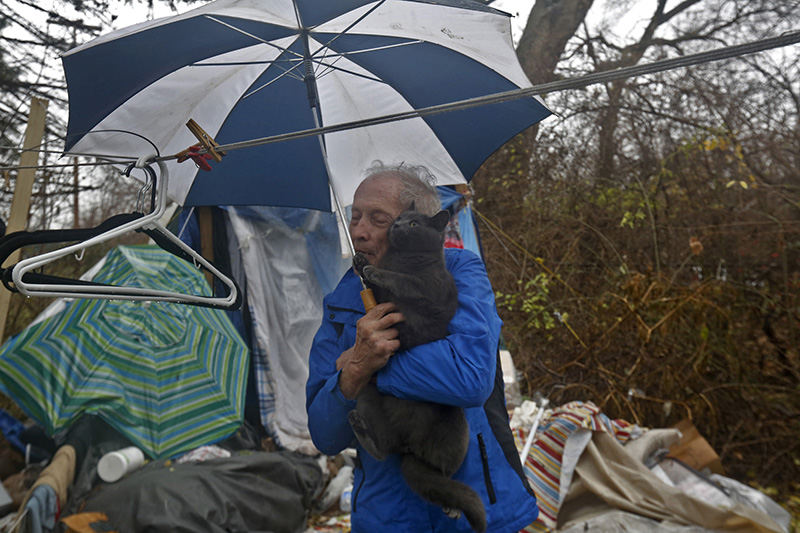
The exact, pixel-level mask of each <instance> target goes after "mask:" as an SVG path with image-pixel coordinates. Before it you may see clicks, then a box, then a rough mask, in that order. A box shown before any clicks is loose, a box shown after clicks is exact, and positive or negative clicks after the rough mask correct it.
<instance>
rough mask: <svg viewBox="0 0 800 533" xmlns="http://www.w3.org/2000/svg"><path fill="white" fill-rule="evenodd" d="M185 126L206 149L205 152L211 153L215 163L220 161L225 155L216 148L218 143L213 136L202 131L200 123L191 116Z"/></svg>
mask: <svg viewBox="0 0 800 533" xmlns="http://www.w3.org/2000/svg"><path fill="white" fill-rule="evenodd" d="M186 127H187V128H189V131H191V132H192V133H193V134H194V136H195V137H197V140H198V141H200V144H202V145H203V148H205V149H206V152H207V153H208V154H210V155H211V157H212V158H213V159H214V161H216V162H217V163H219V162H220V161H222V156H224V155H225V152H221V151H219V150H217V149H216V148H217V146H219V144H218V143H217V141H215V140H214V138H213V137H211V135H209V134H208V133H206V132H205V131H203V128H201V127H200V125H199V124H198V123H197V122H195V121H194V119H191V118H190V119H189V122H187V123H186Z"/></svg>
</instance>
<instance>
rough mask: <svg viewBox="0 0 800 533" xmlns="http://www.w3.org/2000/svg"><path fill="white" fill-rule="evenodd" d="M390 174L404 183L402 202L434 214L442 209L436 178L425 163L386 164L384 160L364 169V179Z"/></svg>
mask: <svg viewBox="0 0 800 533" xmlns="http://www.w3.org/2000/svg"><path fill="white" fill-rule="evenodd" d="M383 174H389V175H391V176H394V177H397V178H398V179H399V180H400V183H401V184H402V189H401V192H400V198H399V200H400V203H402V204H403V205H405V206H406V207H411V204H412V203H413V204H414V208H415V209H416V210H417V211H419V212H420V213H424V214H426V215H428V216H433V215H435V214H436V213H438V212H439V211H440V210H441V209H442V204H441V201H440V200H439V193H437V192H436V178H435V177H434V175H433V174H431V172H430V170H428V168H427V167H425V166H424V165H409V164H407V163H405V162H404V163H400V164H397V165H386V164H384V163H383V162H382V161H373V162H372V165H370V167H369V168H368V169H367V170H365V171H364V179H368V178H371V177H374V176H379V175H383Z"/></svg>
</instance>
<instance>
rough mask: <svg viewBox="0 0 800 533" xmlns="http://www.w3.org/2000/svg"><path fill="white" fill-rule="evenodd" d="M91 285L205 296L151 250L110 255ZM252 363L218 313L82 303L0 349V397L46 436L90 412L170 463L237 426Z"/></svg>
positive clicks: (183, 267) (164, 255)
mask: <svg viewBox="0 0 800 533" xmlns="http://www.w3.org/2000/svg"><path fill="white" fill-rule="evenodd" d="M93 280H94V281H97V282H100V283H114V284H122V283H124V284H126V285H131V286H144V287H155V288H164V287H167V286H169V287H170V288H175V287H176V286H180V287H181V288H182V289H185V290H186V291H190V292H191V293H193V294H208V293H209V292H210V291H209V289H208V285H207V284H206V282H205V279H204V278H203V276H202V274H201V273H199V272H198V271H197V270H196V269H195V268H193V267H192V266H191V265H190V264H189V263H187V262H185V261H183V260H181V259H178V258H177V257H175V256H174V255H172V254H170V253H168V252H165V251H163V250H161V249H160V248H158V247H155V246H121V247H118V248H115V249H113V250H111V251H110V252H109V253H108V255H107V256H106V258H105V262H104V263H103V265H102V267H101V268H100V270H99V271H98V273H97V274H96V275H95V276H94V278H93ZM248 360H249V351H248V349H247V346H246V345H245V343H244V342H243V341H242V339H241V337H240V336H239V334H238V333H237V331H236V329H235V328H234V327H233V325H232V324H231V322H230V320H229V319H228V317H227V315H226V314H225V313H224V312H223V311H221V310H217V309H209V308H206V307H195V306H186V305H180V304H175V303H166V302H145V303H142V302H132V301H121V300H85V299H78V300H75V301H72V302H69V303H67V304H66V305H65V306H64V309H63V310H62V311H60V312H58V313H57V314H55V315H53V316H50V317H48V318H46V319H44V320H43V321H40V322H38V323H36V324H34V325H33V326H30V327H29V328H28V329H26V330H25V331H23V332H22V333H21V334H19V335H18V336H16V337H15V338H13V339H11V340H10V341H8V342H7V343H6V345H5V346H3V348H2V350H0V390H2V391H3V392H4V393H5V394H7V395H8V396H10V397H11V398H12V399H13V400H14V401H15V402H16V403H17V404H18V405H19V406H20V407H21V408H22V409H23V410H24V411H26V413H27V414H28V415H29V416H30V417H31V418H32V419H34V420H36V421H37V422H38V423H39V424H41V425H42V426H43V427H44V428H45V429H46V430H47V431H48V433H50V434H51V435H52V434H54V433H56V432H57V431H59V430H61V429H63V428H66V427H69V425H70V424H71V423H72V422H73V421H75V420H76V419H77V418H78V417H79V416H80V415H81V414H84V413H93V414H97V415H99V416H101V417H102V418H103V419H105V420H106V421H107V422H108V423H109V424H111V425H112V426H113V427H114V428H116V429H117V430H118V431H120V433H122V434H123V435H125V436H126V437H128V438H129V439H130V440H131V441H133V442H134V443H135V444H136V445H137V446H139V447H140V448H142V449H143V450H144V451H145V452H146V453H147V454H148V455H150V456H151V457H153V458H161V457H170V456H173V455H176V454H178V453H180V452H183V451H187V450H190V449H193V448H195V447H197V446H200V445H203V444H208V443H210V442H213V441H215V440H218V439H220V438H222V437H225V436H227V435H228V434H230V433H232V432H233V431H234V430H235V429H236V428H238V427H239V425H240V424H241V422H242V416H243V412H244V411H243V409H244V389H245V380H246V376H247V368H248Z"/></svg>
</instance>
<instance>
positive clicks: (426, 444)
mask: <svg viewBox="0 0 800 533" xmlns="http://www.w3.org/2000/svg"><path fill="white" fill-rule="evenodd" d="M449 218H450V216H449V214H448V213H447V211H440V212H439V213H437V214H436V215H434V216H432V217H429V216H427V215H424V214H422V213H419V212H417V211H414V210H413V206H412V208H411V210H408V211H405V212H403V213H401V214H400V215H399V216H398V217H397V218H396V219H395V221H394V222H393V223H392V226H391V227H390V228H389V234H388V239H389V247H388V249H387V251H386V253H385V254H384V256H383V257H382V258H381V261H380V263H379V264H378V265H377V266H372V265H369V264H368V263H367V261H366V258H365V257H364V256H363V255H361V254H356V256H355V258H354V259H353V264H354V265H355V267H356V270H358V271H359V272H360V274H361V275H362V277H363V278H364V279H365V281H366V282H367V285H368V286H369V287H370V288H372V290H373V292H374V294H375V299H376V300H377V301H378V302H388V301H391V302H394V303H395V305H397V307H398V309H399V311H400V312H401V313H402V314H403V316H404V317H405V321H404V322H401V323H399V324H398V325H397V329H398V332H399V333H398V337H399V340H400V343H401V349H407V348H410V347H412V346H416V345H418V344H424V343H427V342H431V341H434V340H437V339H441V338H444V337H445V336H446V335H447V327H448V324H449V323H450V320H451V319H452V318H453V315H454V314H455V312H456V308H457V307H458V292H457V289H456V285H455V282H454V281H453V277H452V276H451V275H450V272H448V270H447V268H446V266H445V261H444V250H443V243H444V228H445V227H446V226H447V222H448V220H449ZM356 400H357V404H356V408H355V409H354V410H352V411H350V413H349V416H348V418H349V421H350V425H351V426H352V428H353V432H354V433H355V435H356V437H357V438H358V441H359V442H360V443H361V445H362V446H363V447H364V449H366V450H367V452H368V453H369V454H370V455H372V456H373V457H375V458H376V459H378V460H383V459H385V458H386V456H387V455H389V454H392V453H397V454H400V455H401V456H402V459H401V471H402V473H403V477H404V479H405V480H406V482H407V483H408V486H409V487H411V489H412V490H413V491H414V492H416V493H417V494H419V495H420V496H421V497H422V498H424V499H425V500H427V501H429V502H431V503H433V504H435V505H438V506H440V507H442V509H443V510H444V511H445V513H447V514H448V515H449V516H451V517H454V518H456V517H458V516H459V515H460V514H461V512H463V513H464V514H465V515H466V517H467V520H468V521H469V523H470V525H471V526H472V528H473V529H474V530H475V531H479V532H483V531H485V530H486V511H485V510H484V508H483V502H482V501H481V499H480V496H478V494H477V493H476V492H475V491H474V490H472V488H470V487H469V486H468V485H466V484H464V483H461V482H460V481H456V480H454V479H451V476H452V475H453V474H454V473H455V472H456V470H458V468H459V467H460V466H461V463H462V462H463V461H464V457H465V456H466V454H467V449H468V447H469V426H468V425H467V419H466V417H465V416H464V410H463V409H461V408H460V407H455V406H452V405H441V404H436V403H430V402H419V401H412V400H404V399H400V398H395V397H394V396H390V395H386V394H381V393H379V392H378V389H377V387H376V386H375V384H374V383H372V382H370V383H369V384H368V385H366V386H365V387H364V388H363V389H362V391H361V392H360V393H359V395H358V397H357V399H356Z"/></svg>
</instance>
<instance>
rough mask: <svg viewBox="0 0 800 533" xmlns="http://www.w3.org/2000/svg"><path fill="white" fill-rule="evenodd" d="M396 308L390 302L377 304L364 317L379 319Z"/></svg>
mask: <svg viewBox="0 0 800 533" xmlns="http://www.w3.org/2000/svg"><path fill="white" fill-rule="evenodd" d="M396 309H397V306H396V305H394V304H393V303H392V302H384V303H382V304H378V305H376V306H375V307H373V308H372V309H370V310H369V311H367V313H366V314H365V315H364V316H372V317H375V318H380V317H382V316H384V315H385V314H387V313H391V312H392V311H394V310H396Z"/></svg>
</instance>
